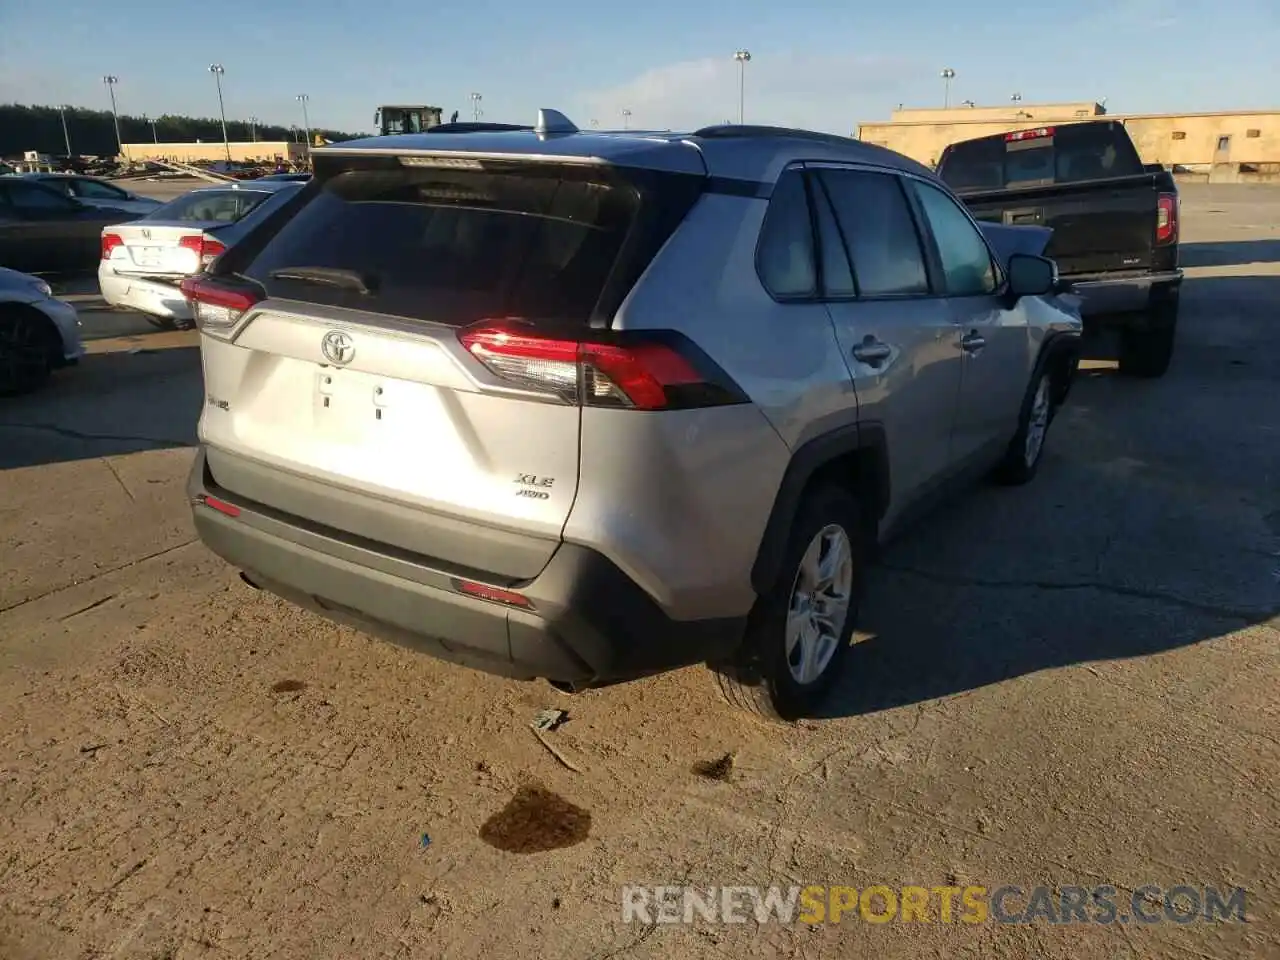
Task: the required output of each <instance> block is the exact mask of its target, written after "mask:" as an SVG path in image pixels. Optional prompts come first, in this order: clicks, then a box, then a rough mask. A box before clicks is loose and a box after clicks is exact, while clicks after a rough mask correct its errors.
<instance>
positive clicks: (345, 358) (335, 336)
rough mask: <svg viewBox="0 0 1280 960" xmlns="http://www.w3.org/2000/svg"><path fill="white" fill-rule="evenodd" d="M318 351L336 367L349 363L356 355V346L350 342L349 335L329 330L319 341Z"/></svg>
mask: <svg viewBox="0 0 1280 960" xmlns="http://www.w3.org/2000/svg"><path fill="white" fill-rule="evenodd" d="M320 349H321V350H322V351H323V352H324V355H325V358H326V359H327V360H328V361H329V362H330V363H335V364H337V365H338V366H342V365H344V364H347V363H350V362H351V358H352V357H354V356H355V355H356V346H355V344H354V343H352V342H351V334H349V333H343V332H342V331H341V330H330V331H329V332H328V333H326V334H325V335H324V339H323V340H321V341H320Z"/></svg>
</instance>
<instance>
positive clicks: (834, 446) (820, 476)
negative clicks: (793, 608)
mask: <svg viewBox="0 0 1280 960" xmlns="http://www.w3.org/2000/svg"><path fill="white" fill-rule="evenodd" d="M825 482H832V483H837V484H840V485H842V486H847V487H849V488H850V489H852V490H853V491H854V492H855V493H856V494H857V496H858V498H859V500H860V501H861V503H862V505H863V507H864V510H865V513H864V521H865V522H866V524H867V527H868V529H867V531H866V532H867V533H868V534H874V532H875V530H876V527H877V526H878V524H879V522H880V518H881V517H883V516H884V514H885V511H886V510H887V509H888V508H889V496H890V477H889V449H888V439H887V437H886V435H885V430H884V426H883V425H882V424H880V423H877V422H867V423H858V424H850V425H848V426H845V427H839V428H837V429H835V430H832V431H830V432H828V433H824V434H822V435H821V436H817V437H814V438H813V439H811V440H808V441H806V442H805V443H804V444H802V445H801V446H799V447H798V448H796V450H795V452H794V453H793V454H792V455H791V462H790V463H788V464H787V469H786V472H785V473H784V474H783V477H782V483H781V484H779V486H778V494H777V496H776V497H775V498H774V502H773V509H772V511H771V512H770V514H769V520H768V522H767V523H766V524H765V529H764V533H763V535H762V536H761V538H760V547H759V550H758V551H757V553H756V560H755V563H754V564H753V565H752V567H751V585H752V588H753V589H754V590H755V591H756V593H757V594H760V595H764V594H765V593H767V592H768V591H769V590H770V589H771V588H772V587H773V585H774V583H775V582H776V581H777V578H778V576H779V574H780V572H781V566H782V559H783V554H784V552H785V551H786V547H787V538H788V535H789V534H790V532H791V527H792V525H793V524H794V522H795V518H796V514H797V512H798V511H799V509H800V505H801V504H802V503H803V502H804V498H805V496H806V495H807V493H808V492H809V491H810V490H811V489H813V488H814V487H816V486H818V485H820V484H822V483H825Z"/></svg>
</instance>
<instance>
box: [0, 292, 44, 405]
mask: <svg viewBox="0 0 1280 960" xmlns="http://www.w3.org/2000/svg"><path fill="white" fill-rule="evenodd" d="M57 342H58V340H57V333H56V332H55V331H54V329H53V325H52V324H51V323H50V322H49V320H48V318H47V317H45V316H44V315H43V314H41V313H40V312H39V311H37V310H33V309H31V308H30V307H28V306H24V305H22V304H7V305H4V306H0V396H15V395H17V394H20V393H28V392H30V391H32V390H35V389H36V388H37V387H41V386H44V384H45V382H46V381H47V380H48V379H49V372H50V370H52V368H53V357H54V353H55V348H56V345H57Z"/></svg>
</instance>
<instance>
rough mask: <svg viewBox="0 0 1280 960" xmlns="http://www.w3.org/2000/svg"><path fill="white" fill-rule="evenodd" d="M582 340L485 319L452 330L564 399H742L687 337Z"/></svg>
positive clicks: (493, 366)
mask: <svg viewBox="0 0 1280 960" xmlns="http://www.w3.org/2000/svg"><path fill="white" fill-rule="evenodd" d="M591 333H592V336H591V337H589V338H585V337H584V338H576V337H575V338H572V339H570V338H566V337H562V336H555V335H547V334H543V333H540V332H539V331H538V330H537V328H535V327H533V326H531V325H527V324H521V323H519V322H512V321H502V322H490V321H485V322H483V323H481V324H478V325H476V326H473V327H468V328H466V329H464V330H462V331H460V332H459V334H458V339H459V340H461V341H462V345H463V346H464V347H466V349H467V351H468V352H469V353H470V354H471V355H472V356H473V357H475V358H476V359H477V360H479V361H480V363H482V364H483V365H484V366H485V368H486V369H487V370H489V371H490V372H491V373H493V374H494V375H495V376H497V377H499V378H501V379H502V380H505V381H507V382H508V383H510V384H512V385H514V386H518V387H523V388H525V389H528V390H533V391H537V392H539V393H543V394H548V395H550V396H554V397H555V398H556V399H559V400H561V401H563V402H565V403H581V404H583V405H584V406H594V407H623V408H629V409H633V410H671V409H686V408H689V407H703V406H718V405H721V404H726V403H742V402H745V400H746V397H745V396H744V395H743V394H742V392H741V390H740V389H739V388H738V387H737V386H736V385H735V384H734V383H733V382H732V381H731V380H730V379H729V378H728V376H726V375H725V373H724V371H722V370H720V369H719V368H718V367H716V366H715V365H714V364H713V363H711V361H710V360H708V359H707V358H706V357H705V356H703V355H702V354H701V351H699V350H697V348H696V347H694V346H693V345H692V344H691V343H689V342H688V341H687V340H686V339H685V338H683V337H681V336H679V335H678V334H672V333H670V332H669V331H653V332H650V331H643V332H639V331H637V332H636V333H634V334H631V335H625V336H624V335H618V334H610V333H609V332H608V331H592V332H591Z"/></svg>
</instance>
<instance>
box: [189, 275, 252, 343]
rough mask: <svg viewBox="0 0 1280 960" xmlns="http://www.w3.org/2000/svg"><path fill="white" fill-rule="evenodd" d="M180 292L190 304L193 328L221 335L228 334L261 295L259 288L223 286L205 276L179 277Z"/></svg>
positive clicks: (213, 334) (216, 335)
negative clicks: (181, 279) (180, 279)
mask: <svg viewBox="0 0 1280 960" xmlns="http://www.w3.org/2000/svg"><path fill="white" fill-rule="evenodd" d="M182 295H183V296H184V297H186V298H187V302H188V303H189V304H191V314H192V317H193V318H194V319H195V322H196V327H197V329H199V330H200V331H201V332H203V333H207V334H209V335H211V336H215V337H224V338H225V337H226V336H228V335H230V333H231V331H232V330H233V329H234V328H235V325H236V324H237V323H238V322H239V321H240V318H241V317H243V316H244V314H245V311H246V310H248V309H249V308H250V307H252V306H253V305H254V304H255V303H257V302H258V301H260V300H261V299H262V292H261V291H260V290H257V289H255V288H251V287H248V288H247V287H238V286H237V287H232V286H227V285H224V284H221V283H218V282H216V281H214V280H212V279H210V278H209V277H207V276H195V277H187V279H185V280H183V281H182Z"/></svg>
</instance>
